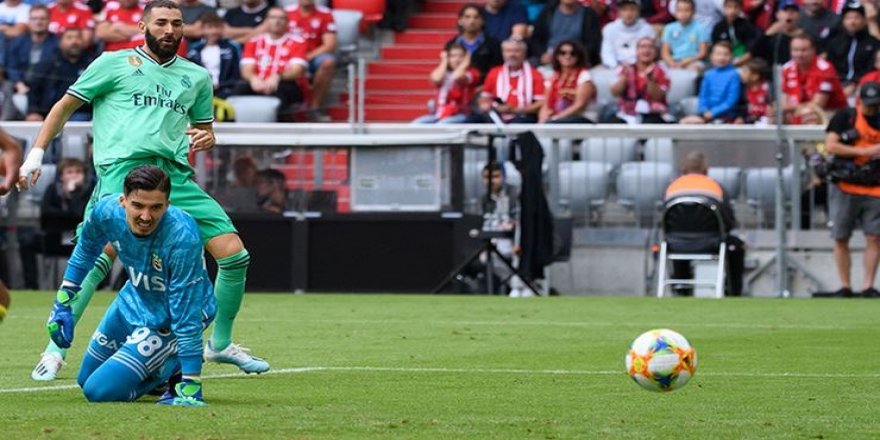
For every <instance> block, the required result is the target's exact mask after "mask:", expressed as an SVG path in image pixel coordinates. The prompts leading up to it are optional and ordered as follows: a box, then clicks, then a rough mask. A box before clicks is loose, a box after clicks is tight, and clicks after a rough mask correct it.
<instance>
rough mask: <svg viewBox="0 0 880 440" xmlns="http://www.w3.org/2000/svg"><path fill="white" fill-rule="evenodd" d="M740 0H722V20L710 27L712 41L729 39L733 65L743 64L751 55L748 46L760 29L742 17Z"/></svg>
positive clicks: (756, 37) (757, 35)
mask: <svg viewBox="0 0 880 440" xmlns="http://www.w3.org/2000/svg"><path fill="white" fill-rule="evenodd" d="M742 9H743V8H742V0H724V20H721V21H720V22H718V23H717V24H716V25H715V27H714V28H713V29H712V43H717V42H719V41H729V42H730V46H731V47H733V65H734V66H737V67H740V66H742V65H744V64H745V63H746V62H747V61H748V60H749V59H751V58H752V55H751V54H750V53H749V48H750V47H752V44H753V43H754V42H755V40H757V39H758V37H759V36H760V30H759V29H758V28H757V27H756V26H755V25H753V24H752V23H751V22H750V21H749V20H747V19H746V18H745V17H743V14H742Z"/></svg>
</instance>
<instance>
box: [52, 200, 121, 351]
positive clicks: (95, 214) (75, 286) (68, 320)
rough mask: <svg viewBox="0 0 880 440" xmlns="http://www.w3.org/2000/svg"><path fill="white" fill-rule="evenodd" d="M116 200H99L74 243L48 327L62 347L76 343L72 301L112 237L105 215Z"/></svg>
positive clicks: (55, 340) (53, 339) (53, 338)
mask: <svg viewBox="0 0 880 440" xmlns="http://www.w3.org/2000/svg"><path fill="white" fill-rule="evenodd" d="M112 203H114V201H113V200H102V201H100V202H98V205H97V206H96V207H95V209H93V210H92V213H91V214H90V215H89V217H88V218H87V219H86V220H85V222H84V223H83V227H82V230H81V231H80V236H79V239H78V240H77V242H76V247H74V249H73V254H71V256H70V260H69V261H68V263H67V269H66V270H65V271H64V278H63V281H62V282H61V287H59V288H58V292H57V293H56V295H55V302H54V303H53V304H52V312H51V313H50V314H49V320H48V321H47V322H46V329H47V330H48V331H49V337H50V338H51V339H52V341H53V342H55V344H57V345H58V346H59V347H61V348H68V347H70V344H71V343H73V329H74V327H75V326H76V321H75V319H74V317H73V311H72V310H71V304H72V303H73V302H74V301H75V300H76V297H77V294H78V293H79V290H80V286H81V285H82V282H83V280H84V279H85V277H86V274H88V273H89V271H90V270H92V268H93V267H94V266H95V262H96V261H98V257H99V256H100V255H101V252H102V251H103V249H104V245H105V244H106V243H107V242H108V241H109V240H108V239H107V237H106V234H105V233H104V231H103V229H102V225H101V218H102V216H104V215H106V214H105V213H106V212H107V211H108V209H112V207H111V206H109V204H112Z"/></svg>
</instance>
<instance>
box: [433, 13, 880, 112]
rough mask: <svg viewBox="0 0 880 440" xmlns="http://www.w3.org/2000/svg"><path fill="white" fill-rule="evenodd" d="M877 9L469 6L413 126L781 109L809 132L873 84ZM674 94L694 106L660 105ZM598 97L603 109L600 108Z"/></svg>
mask: <svg viewBox="0 0 880 440" xmlns="http://www.w3.org/2000/svg"><path fill="white" fill-rule="evenodd" d="M878 3H880V2H877V0H865V2H864V3H860V2H859V0H828V1H827V2H826V0H757V1H756V0H546V1H538V0H524V1H521V0H487V1H486V2H485V3H483V4H477V3H474V4H468V5H465V6H463V7H462V8H461V10H460V12H459V14H458V35H457V36H456V37H455V38H453V39H452V40H450V41H449V42H447V43H446V45H445V47H444V50H443V51H442V53H441V55H440V62H439V64H438V65H437V67H436V68H435V70H434V71H432V72H431V75H430V82H431V84H433V85H434V86H435V88H436V97H435V99H434V103H435V106H434V110H433V113H431V114H428V115H425V116H423V117H421V118H419V119H417V120H416V122H418V123H450V122H462V121H464V122H488V121H489V120H490V118H489V114H490V113H492V112H494V113H497V115H498V116H499V118H500V119H501V120H502V121H504V122H519V123H523V122H526V123H528V122H536V123H566V122H568V123H583V122H603V123H628V124H637V123H673V122H680V123H688V124H706V123H712V124H733V123H735V124H754V123H758V124H766V123H774V122H776V114H777V110H781V114H782V118H783V120H782V122H784V123H786V124H810V123H816V122H817V121H818V120H823V119H825V118H826V117H827V116H828V115H830V114H832V113H833V112H835V111H837V110H840V109H842V108H845V107H847V105H848V104H849V105H851V104H854V103H855V101H856V96H857V95H858V88H859V85H860V83H864V82H867V81H876V80H877V79H880V70H878V67H880V63H878V62H877V61H876V60H877V59H880V55H878V49H880V40H878V38H880V19H878V14H877V11H878ZM536 6H537V9H538V10H539V12H537V13H535V11H534V9H535V7H536ZM530 11H531V13H530ZM777 65H778V66H779V67H780V69H779V71H780V72H781V85H782V87H781V90H782V93H781V96H780V99H779V100H778V101H779V102H775V100H774V99H773V93H772V90H773V87H772V72H773V68H774V66H777ZM676 81H681V82H688V84H686V86H687V88H689V89H690V90H693V94H692V96H687V97H686V98H687V99H684V100H676V102H670V100H669V99H668V95H669V93H670V90H671V89H672V86H673V82H676ZM690 82H693V84H690ZM603 91H606V92H607V91H610V96H609V97H607V98H606V99H602V100H600V99H599V98H598V96H600V95H601V94H602V92H603ZM817 112H819V113H822V114H821V115H819V116H822V117H821V118H817V114H816V113H817Z"/></svg>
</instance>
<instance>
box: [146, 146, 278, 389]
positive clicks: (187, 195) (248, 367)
mask: <svg viewBox="0 0 880 440" xmlns="http://www.w3.org/2000/svg"><path fill="white" fill-rule="evenodd" d="M163 169H165V171H166V172H167V173H168V174H169V175H170V176H171V182H172V189H171V204H172V205H173V206H176V207H178V208H180V209H182V210H184V211H186V212H187V213H189V214H190V215H191V216H193V218H194V219H195V220H196V224H197V225H198V227H199V233H200V234H201V236H202V240H203V241H204V242H205V248H206V250H207V251H208V253H210V254H211V256H213V257H214V259H215V260H216V261H217V277H216V278H215V280H214V296H215V297H216V298H217V316H216V319H215V321H214V330H213V333H212V335H211V339H210V341H209V342H208V344H207V347H206V348H205V359H206V360H208V361H213V362H222V363H230V364H233V365H236V366H238V367H239V368H241V369H242V370H243V371H244V372H246V373H263V372H266V371H268V370H269V364H268V363H267V362H266V361H265V360H263V359H260V358H258V357H256V356H252V355H250V354H249V353H248V352H247V350H246V349H243V348H242V347H240V346H238V345H236V344H233V343H232V327H233V323H234V321H235V317H236V315H237V314H238V311H239V309H240V308H241V302H242V299H243V298H244V288H245V281H246V279H247V269H248V266H249V265H250V254H248V251H247V249H245V247H244V243H242V241H241V238H239V236H238V231H236V229H235V226H234V225H233V224H232V220H230V219H229V216H228V215H227V214H226V211H224V210H223V207H221V206H220V204H219V203H217V201H216V200H214V199H213V198H212V197H211V196H209V195H208V194H207V193H205V192H204V191H203V190H202V189H201V188H200V187H199V186H198V184H196V183H195V182H194V181H193V180H192V178H191V177H190V175H191V173H190V172H189V171H185V172H182V171H181V170H180V169H179V168H178V167H177V165H175V164H173V163H170V162H169V163H167V164H166V166H164V167H163Z"/></svg>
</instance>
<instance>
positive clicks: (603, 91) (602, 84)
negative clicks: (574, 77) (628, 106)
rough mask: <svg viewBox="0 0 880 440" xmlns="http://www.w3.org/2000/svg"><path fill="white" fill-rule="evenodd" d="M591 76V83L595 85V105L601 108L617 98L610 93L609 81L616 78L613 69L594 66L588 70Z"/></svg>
mask: <svg viewBox="0 0 880 440" xmlns="http://www.w3.org/2000/svg"><path fill="white" fill-rule="evenodd" d="M590 75H592V76H593V84H594V85H595V86H596V104H595V105H596V106H597V107H598V108H602V107H604V106H606V105H608V104H611V103H613V102H615V101H616V100H617V98H615V97H614V96H612V95H611V83H612V82H614V80H616V79H617V73H616V72H615V71H614V70H610V69H605V68H594V69H591V70H590Z"/></svg>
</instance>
